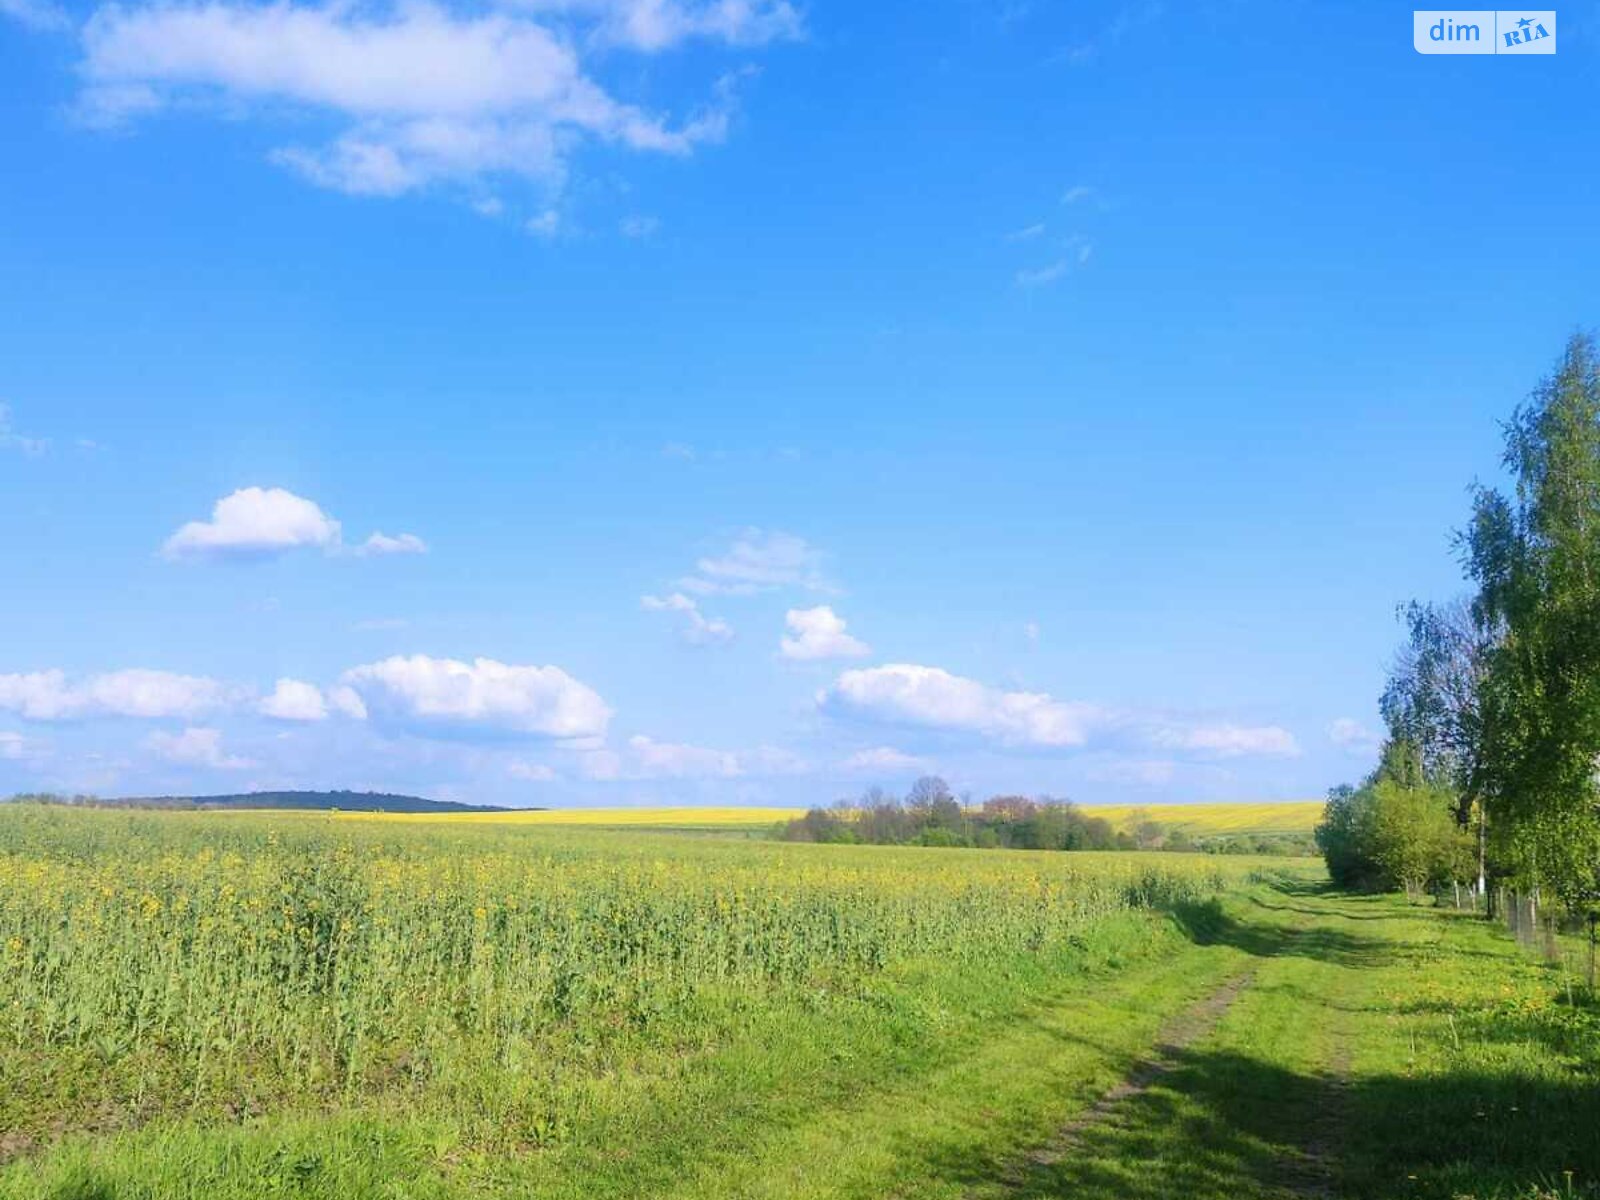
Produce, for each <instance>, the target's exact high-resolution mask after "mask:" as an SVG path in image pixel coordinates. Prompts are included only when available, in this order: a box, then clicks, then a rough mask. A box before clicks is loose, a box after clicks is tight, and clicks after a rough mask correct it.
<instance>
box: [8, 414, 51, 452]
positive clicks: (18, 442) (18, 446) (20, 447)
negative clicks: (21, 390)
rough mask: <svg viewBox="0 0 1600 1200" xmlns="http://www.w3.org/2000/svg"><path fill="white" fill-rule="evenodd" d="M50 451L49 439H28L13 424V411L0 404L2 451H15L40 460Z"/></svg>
mask: <svg viewBox="0 0 1600 1200" xmlns="http://www.w3.org/2000/svg"><path fill="white" fill-rule="evenodd" d="M48 449H50V439H49V438H39V437H27V436H24V435H23V434H20V433H18V432H17V431H16V429H15V427H14V426H13V425H12V424H11V409H10V407H9V406H8V405H5V404H0V450H15V451H17V452H18V453H21V454H25V455H27V456H28V457H29V458H38V457H39V456H40V455H41V454H43V453H44V452H45V451H46V450H48Z"/></svg>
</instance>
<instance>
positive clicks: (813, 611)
mask: <svg viewBox="0 0 1600 1200" xmlns="http://www.w3.org/2000/svg"><path fill="white" fill-rule="evenodd" d="M783 619H784V624H786V625H787V626H788V627H789V632H790V633H792V634H794V636H793V637H784V638H782V639H781V640H780V641H779V644H778V645H779V652H780V653H781V654H782V655H783V657H785V658H795V659H804V660H810V659H818V658H862V657H865V656H866V655H868V654H871V653H872V647H871V646H869V645H867V644H866V643H865V642H863V641H862V640H861V639H859V638H855V637H852V636H851V635H850V634H848V633H846V632H845V631H844V625H845V623H844V618H842V617H840V616H839V615H838V614H836V613H835V612H834V611H833V609H831V608H829V607H828V606H827V605H826V604H822V605H818V606H817V607H816V608H791V609H790V610H789V611H788V612H787V613H786V614H785V615H784V618H783Z"/></svg>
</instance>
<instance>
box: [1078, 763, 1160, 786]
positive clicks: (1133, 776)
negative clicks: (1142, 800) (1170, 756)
mask: <svg viewBox="0 0 1600 1200" xmlns="http://www.w3.org/2000/svg"><path fill="white" fill-rule="evenodd" d="M1177 770H1178V764H1177V763H1174V762H1168V761H1166V760H1164V759H1122V760H1116V761H1112V762H1107V763H1102V764H1100V765H1099V766H1096V767H1092V768H1090V770H1089V771H1088V772H1087V777H1088V778H1089V779H1090V780H1091V781H1093V782H1095V783H1131V784H1134V785H1136V786H1139V787H1164V786H1165V785H1167V784H1169V783H1171V782H1172V780H1173V777H1174V776H1175V775H1176V774H1177Z"/></svg>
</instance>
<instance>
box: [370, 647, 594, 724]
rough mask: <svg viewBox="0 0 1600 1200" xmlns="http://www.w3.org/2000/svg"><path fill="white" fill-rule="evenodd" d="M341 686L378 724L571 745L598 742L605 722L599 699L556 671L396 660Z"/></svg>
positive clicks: (486, 661)
mask: <svg viewBox="0 0 1600 1200" xmlns="http://www.w3.org/2000/svg"><path fill="white" fill-rule="evenodd" d="M341 682H342V683H343V684H344V685H345V686H346V687H348V688H350V689H352V691H353V692H354V693H355V695H356V696H357V697H358V698H359V700H360V702H361V704H362V706H363V707H364V708H365V709H366V711H367V712H369V713H370V714H372V715H373V716H375V717H377V718H379V719H385V720H390V721H398V722H402V723H419V724H423V725H426V726H429V727H433V728H439V729H452V728H453V729H457V730H461V731H472V730H480V731H484V732H500V733H511V734H527V735H533V736H537V737H548V738H560V739H572V738H593V737H603V736H604V735H605V731H606V726H607V725H608V724H609V723H610V721H611V709H610V708H609V707H608V706H607V705H606V703H605V701H604V700H602V699H601V698H600V696H599V694H598V693H597V692H595V691H594V690H593V689H592V688H590V687H588V686H586V685H585V684H583V683H580V682H579V681H578V680H576V679H574V678H573V677H572V676H570V675H568V674H567V673H566V672H565V671H563V670H562V669H561V668H560V667H537V666H518V665H513V664H508V663H502V662H496V661H495V660H494V659H492V658H478V659H474V660H473V661H472V662H470V663H467V662H460V661H458V660H456V659H450V658H430V657H428V656H427V655H424V654H414V655H411V656H410V657H403V656H400V655H395V656H394V657H391V658H386V659H383V660H382V661H381V662H375V663H368V664H366V665H364V666H359V667H355V668H353V669H351V670H349V671H346V672H345V673H344V675H343V677H342V679H341Z"/></svg>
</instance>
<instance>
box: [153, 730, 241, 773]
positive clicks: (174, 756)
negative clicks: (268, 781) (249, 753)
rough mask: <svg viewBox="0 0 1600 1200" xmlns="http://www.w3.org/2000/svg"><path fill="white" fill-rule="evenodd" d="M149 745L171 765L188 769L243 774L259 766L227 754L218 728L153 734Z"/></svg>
mask: <svg viewBox="0 0 1600 1200" xmlns="http://www.w3.org/2000/svg"><path fill="white" fill-rule="evenodd" d="M145 745H146V746H147V747H148V748H149V749H151V750H153V751H155V752H156V753H157V754H159V755H160V756H161V757H162V758H164V759H166V760H167V761H168V762H170V763H176V764H178V765H179V766H184V767H211V768H214V769H217V770H222V771H240V770H245V769H247V768H249V767H253V766H255V765H256V764H255V763H253V762H251V761H250V760H249V759H248V758H239V757H237V756H235V755H231V754H227V753H224V751H223V749H222V734H221V732H220V731H218V730H215V729H185V730H184V731H183V732H182V733H178V734H172V733H152V734H151V735H150V736H149V737H148V738H146V739H145Z"/></svg>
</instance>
